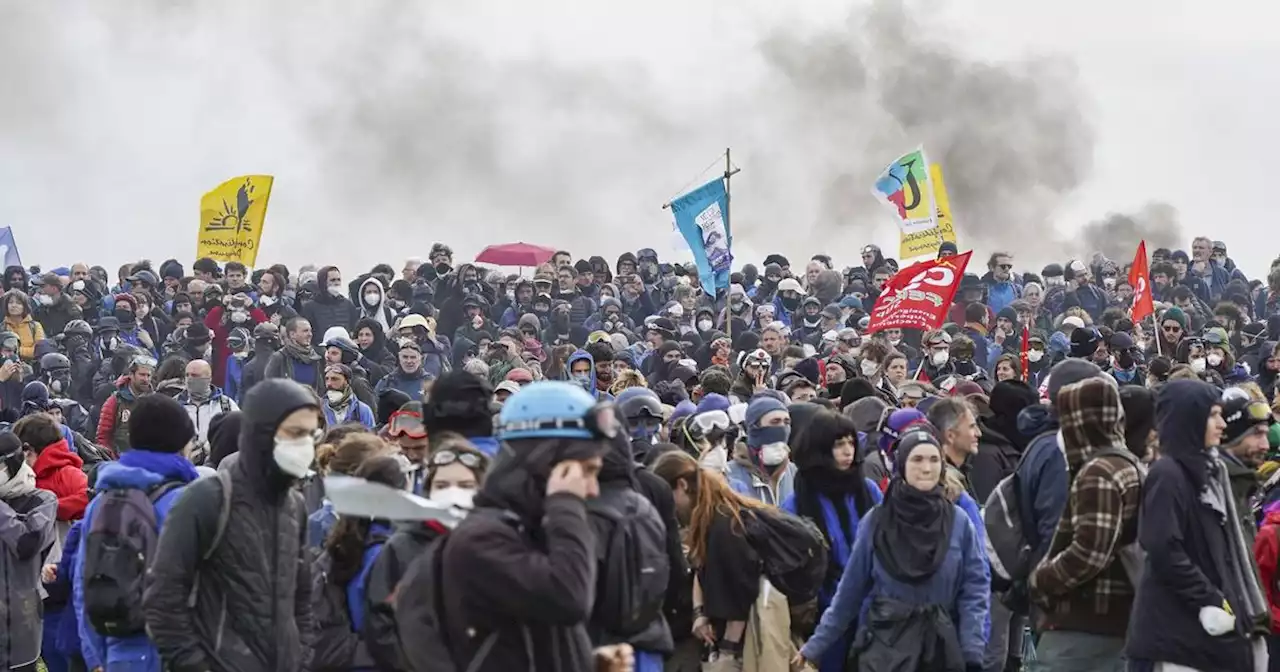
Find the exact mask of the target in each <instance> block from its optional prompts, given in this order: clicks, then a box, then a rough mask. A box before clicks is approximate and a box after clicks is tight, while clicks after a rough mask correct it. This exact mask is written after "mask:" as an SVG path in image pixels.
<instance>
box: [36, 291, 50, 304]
mask: <svg viewBox="0 0 1280 672" xmlns="http://www.w3.org/2000/svg"><path fill="white" fill-rule="evenodd" d="M36 303H38V304H40V305H42V306H52V305H53V297H52V296H49V295H48V294H36Z"/></svg>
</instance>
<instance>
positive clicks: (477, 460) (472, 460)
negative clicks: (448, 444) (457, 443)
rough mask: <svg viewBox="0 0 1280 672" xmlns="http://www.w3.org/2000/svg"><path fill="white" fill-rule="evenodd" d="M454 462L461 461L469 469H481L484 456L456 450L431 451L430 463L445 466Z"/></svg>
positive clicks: (435, 465) (434, 465)
mask: <svg viewBox="0 0 1280 672" xmlns="http://www.w3.org/2000/svg"><path fill="white" fill-rule="evenodd" d="M454 462H461V463H462V466H464V467H466V468H468V469H480V468H481V467H482V466H483V465H484V458H483V457H482V456H480V455H477V454H475V453H460V452H458V451H455V450H447V449H446V450H437V451H435V452H434V453H431V459H430V461H429V464H430V465H431V466H433V467H445V466H448V465H450V464H453V463H454Z"/></svg>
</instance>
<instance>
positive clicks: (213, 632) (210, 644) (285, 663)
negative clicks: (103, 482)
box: [143, 380, 320, 672]
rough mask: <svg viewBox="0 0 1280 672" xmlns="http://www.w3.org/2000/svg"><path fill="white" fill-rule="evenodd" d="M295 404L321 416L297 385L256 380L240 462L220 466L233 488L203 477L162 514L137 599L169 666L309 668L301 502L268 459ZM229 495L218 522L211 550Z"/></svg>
mask: <svg viewBox="0 0 1280 672" xmlns="http://www.w3.org/2000/svg"><path fill="white" fill-rule="evenodd" d="M303 408H309V409H314V410H315V412H316V413H319V412H320V411H319V408H318V407H317V406H316V401H315V398H314V397H313V396H312V394H311V393H310V392H309V391H307V389H306V388H303V387H301V386H299V385H297V384H296V383H293V382H289V381H284V380H266V381H263V382H262V383H259V384H258V385H257V386H256V387H255V388H254V390H253V391H252V392H251V393H250V395H249V396H248V397H247V398H246V399H245V410H244V411H243V413H244V419H243V422H242V423H241V430H240V451H239V452H238V453H237V455H238V456H239V459H237V460H235V461H234V463H233V464H232V465H231V466H230V467H228V468H227V469H226V475H227V477H229V478H230V481H231V484H232V487H231V488H230V489H229V490H228V489H226V488H224V486H223V484H222V482H221V479H220V478H206V479H202V480H200V481H197V482H196V483H193V484H192V485H190V486H188V488H187V491H186V493H184V495H183V496H182V498H181V499H180V500H179V501H178V502H177V504H176V505H175V506H174V507H173V509H172V510H171V511H170V512H169V517H168V520H169V521H171V524H168V525H165V526H164V529H163V531H162V532H161V533H160V543H159V547H158V549H157V550H156V557H155V559H154V561H153V562H152V566H151V569H150V571H149V572H148V574H147V579H148V580H147V588H146V593H145V596H144V598H143V604H144V611H145V613H146V620H147V631H148V632H150V633H151V637H152V641H154V642H155V645H156V649H157V650H159V652H160V656H161V658H162V659H163V661H164V663H165V665H167V666H168V668H169V669H172V670H177V671H180V672H185V671H187V670H192V671H196V670H210V669H213V670H226V671H227V672H258V671H260V670H281V671H283V670H302V669H306V667H307V665H308V664H309V662H310V661H309V658H310V653H311V647H310V641H309V639H310V636H311V632H312V630H313V629H314V627H315V624H314V622H313V619H312V616H311V602H310V599H309V597H310V590H311V568H310V562H309V557H308V555H307V553H306V551H305V548H304V546H305V544H304V535H305V534H306V506H305V504H304V502H303V500H302V495H301V494H300V493H298V492H297V490H296V488H295V483H296V479H294V478H292V477H290V476H288V475H286V474H284V473H283V472H281V471H280V469H279V468H278V467H277V466H276V464H275V462H274V460H273V459H272V457H271V454H272V449H273V446H274V437H275V432H276V429H277V427H279V425H280V422H281V421H282V420H283V419H284V418H285V417H287V416H288V415H289V414H290V413H292V412H294V411H296V410H300V409H303ZM226 462H227V461H226V460H224V461H223V464H222V465H220V466H224V467H225V466H226ZM228 495H230V502H229V506H230V511H229V516H228V517H227V522H226V528H225V530H224V533H223V536H222V538H221V540H220V542H219V543H218V544H217V546H213V544H212V541H213V539H214V537H215V535H216V534H217V527H218V521H219V518H220V514H221V511H222V507H223V505H224V504H223V502H224V500H223V498H224V497H226V496H228ZM206 556H207V559H205V558H206ZM197 579H198V580H197ZM193 585H194V586H195V587H196V595H195V598H196V602H195V607H194V608H192V607H190V606H188V596H189V594H190V593H191V589H192V586H193Z"/></svg>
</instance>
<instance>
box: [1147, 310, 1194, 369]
mask: <svg viewBox="0 0 1280 672" xmlns="http://www.w3.org/2000/svg"><path fill="white" fill-rule="evenodd" d="M1158 324H1159V325H1160V326H1159V330H1158V332H1157V333H1156V339H1157V340H1159V345H1158V346H1157V345H1156V344H1154V343H1153V344H1152V346H1151V347H1150V348H1149V350H1148V352H1147V355H1148V356H1149V357H1152V356H1155V355H1157V354H1164V356H1166V357H1173V356H1174V353H1176V352H1177V351H1178V343H1179V342H1180V341H1181V340H1182V339H1183V337H1185V336H1186V335H1187V314H1186V313H1184V312H1183V311H1182V309H1181V308H1178V307H1177V306H1171V307H1170V308H1168V309H1167V310H1165V311H1164V314H1163V315H1161V316H1160V319H1159V321H1158Z"/></svg>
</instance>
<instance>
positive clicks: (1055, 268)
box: [1040, 264, 1063, 278]
mask: <svg viewBox="0 0 1280 672" xmlns="http://www.w3.org/2000/svg"><path fill="white" fill-rule="evenodd" d="M1062 275H1063V271H1062V264H1049V265H1048V266H1045V267H1044V269H1042V270H1041V271H1040V277H1042V278H1061V277H1062Z"/></svg>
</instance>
